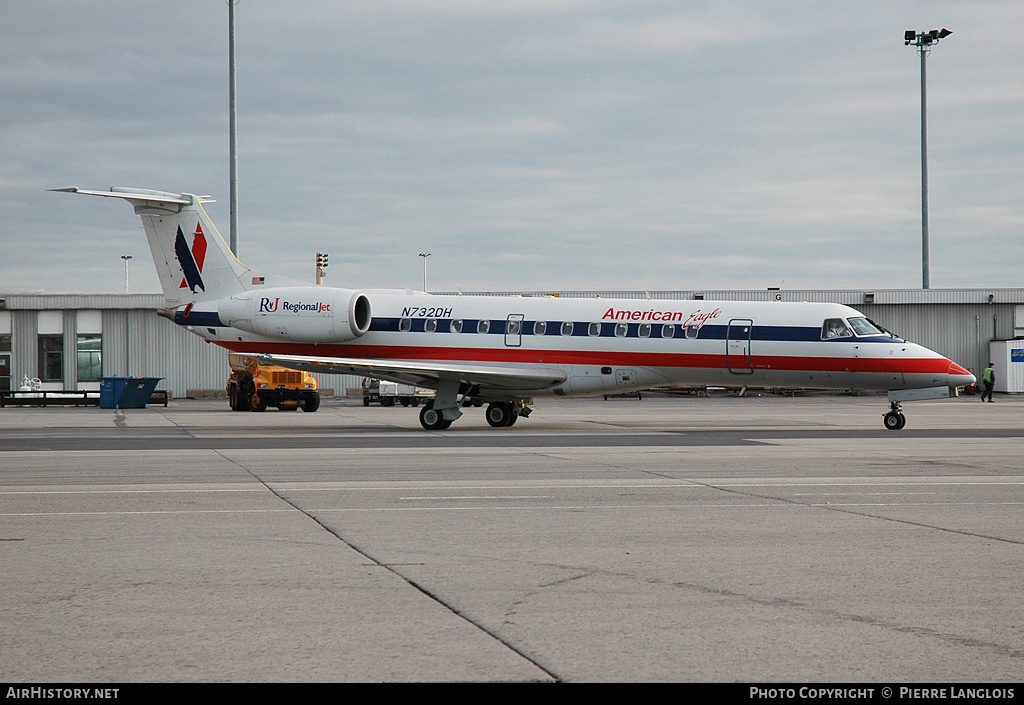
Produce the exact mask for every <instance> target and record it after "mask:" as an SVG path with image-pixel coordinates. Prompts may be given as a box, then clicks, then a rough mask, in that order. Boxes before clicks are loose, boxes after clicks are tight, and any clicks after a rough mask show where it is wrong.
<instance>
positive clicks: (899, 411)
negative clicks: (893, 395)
mask: <svg viewBox="0 0 1024 705" xmlns="http://www.w3.org/2000/svg"><path fill="white" fill-rule="evenodd" d="M889 407H890V411H889V413H887V414H886V415H885V416H883V417H882V423H884V424H885V427H886V428H887V429H889V430H890V431H899V430H900V429H901V428H903V427H904V426H906V425H907V417H906V416H904V415H903V407H902V405H901V404H900V403H899V402H898V401H894V402H889Z"/></svg>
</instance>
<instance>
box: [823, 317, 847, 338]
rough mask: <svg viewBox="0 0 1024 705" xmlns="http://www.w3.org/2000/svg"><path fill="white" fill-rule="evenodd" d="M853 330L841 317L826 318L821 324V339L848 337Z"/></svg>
mask: <svg viewBox="0 0 1024 705" xmlns="http://www.w3.org/2000/svg"><path fill="white" fill-rule="evenodd" d="M852 336H853V331H852V330H850V327H849V326H847V325H846V322H845V321H844V320H843V319H842V318H827V319H825V322H824V323H822V324H821V339H822V340H834V339H836V338H850V337H852Z"/></svg>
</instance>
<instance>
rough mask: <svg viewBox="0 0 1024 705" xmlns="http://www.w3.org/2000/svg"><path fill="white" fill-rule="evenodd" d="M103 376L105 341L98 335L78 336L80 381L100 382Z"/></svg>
mask: <svg viewBox="0 0 1024 705" xmlns="http://www.w3.org/2000/svg"><path fill="white" fill-rule="evenodd" d="M102 375H103V339H102V338H101V337H100V336H98V335H80V336H78V381H79V382H98V381H100V377H101V376H102Z"/></svg>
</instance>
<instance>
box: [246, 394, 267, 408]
mask: <svg viewBox="0 0 1024 705" xmlns="http://www.w3.org/2000/svg"><path fill="white" fill-rule="evenodd" d="M268 406H270V402H269V401H268V400H267V397H266V395H263V396H260V395H259V393H253V395H252V396H251V397H249V411H256V412H264V411H266V410H267V407H268Z"/></svg>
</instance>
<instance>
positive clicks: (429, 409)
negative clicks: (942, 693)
mask: <svg viewBox="0 0 1024 705" xmlns="http://www.w3.org/2000/svg"><path fill="white" fill-rule="evenodd" d="M451 425H452V422H451V421H449V420H447V419H446V418H445V417H444V416H442V415H441V412H440V411H434V403H433V402H427V405H426V406H424V407H423V408H422V409H421V410H420V426H422V427H423V428H425V429H427V430H428V431H443V430H444V429H446V428H448V427H449V426H451Z"/></svg>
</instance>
